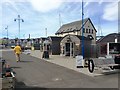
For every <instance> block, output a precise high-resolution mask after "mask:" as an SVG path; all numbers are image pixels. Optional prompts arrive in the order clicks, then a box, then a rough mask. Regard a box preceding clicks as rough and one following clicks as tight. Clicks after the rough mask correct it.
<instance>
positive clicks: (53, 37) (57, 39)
mask: <svg viewBox="0 0 120 90" xmlns="http://www.w3.org/2000/svg"><path fill="white" fill-rule="evenodd" d="M48 38H50V40H52V41H60V40H61V39H62V37H58V36H49V37H48Z"/></svg>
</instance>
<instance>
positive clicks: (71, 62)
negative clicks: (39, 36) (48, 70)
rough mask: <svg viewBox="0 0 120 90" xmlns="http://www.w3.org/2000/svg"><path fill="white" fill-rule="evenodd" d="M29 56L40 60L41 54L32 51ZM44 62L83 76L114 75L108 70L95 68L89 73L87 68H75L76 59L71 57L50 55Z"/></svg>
mask: <svg viewBox="0 0 120 90" xmlns="http://www.w3.org/2000/svg"><path fill="white" fill-rule="evenodd" d="M27 52H28V51H26V52H25V53H27ZM29 52H30V55H31V56H34V57H37V58H41V59H42V52H41V51H40V50H34V51H29ZM43 60H46V61H48V62H51V63H54V64H57V65H60V66H63V67H66V68H69V69H72V70H75V71H77V72H81V73H83V74H86V75H89V76H99V75H103V73H106V72H107V74H108V73H116V71H111V70H110V69H107V70H104V71H103V70H102V69H98V68H95V71H94V72H93V73H90V72H89V71H88V68H76V58H72V57H66V56H60V55H50V58H49V59H43Z"/></svg>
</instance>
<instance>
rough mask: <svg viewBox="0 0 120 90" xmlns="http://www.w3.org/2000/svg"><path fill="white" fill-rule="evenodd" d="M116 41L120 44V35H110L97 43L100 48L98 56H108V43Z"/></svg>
mask: <svg viewBox="0 0 120 90" xmlns="http://www.w3.org/2000/svg"><path fill="white" fill-rule="evenodd" d="M115 39H117V42H120V33H111V34H108V35H106V36H104V37H102V38H101V39H99V40H98V41H97V46H98V51H99V52H98V56H104V55H106V54H107V43H110V42H115Z"/></svg>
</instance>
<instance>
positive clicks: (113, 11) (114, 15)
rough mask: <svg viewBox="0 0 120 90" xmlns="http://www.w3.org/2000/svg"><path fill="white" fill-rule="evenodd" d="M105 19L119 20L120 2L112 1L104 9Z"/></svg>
mask: <svg viewBox="0 0 120 90" xmlns="http://www.w3.org/2000/svg"><path fill="white" fill-rule="evenodd" d="M102 17H103V19H104V20H108V21H115V20H118V3H117V2H115V3H110V4H108V5H107V6H106V7H105V9H104V14H103V16H102Z"/></svg>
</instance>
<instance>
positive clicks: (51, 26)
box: [0, 0, 120, 38]
mask: <svg viewBox="0 0 120 90" xmlns="http://www.w3.org/2000/svg"><path fill="white" fill-rule="evenodd" d="M83 1H84V18H90V19H91V21H92V22H93V24H94V26H95V28H96V30H97V35H107V34H110V33H117V32H118V2H119V1H120V0H83ZM81 11H82V9H81V0H0V38H3V37H7V30H8V37H9V38H17V37H18V35H19V33H18V32H19V29H18V20H17V21H16V22H15V21H14V19H18V15H20V17H21V19H23V20H24V22H22V21H20V38H28V37H29V34H30V36H31V38H40V37H46V36H54V35H55V33H56V32H57V30H58V29H59V28H60V26H61V25H63V24H66V23H70V22H74V21H78V20H81V19H82V16H81V15H82V13H81ZM60 22H61V23H60ZM7 26H8V28H7V29H5V28H6V27H7ZM46 31H47V34H46Z"/></svg>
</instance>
